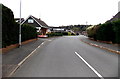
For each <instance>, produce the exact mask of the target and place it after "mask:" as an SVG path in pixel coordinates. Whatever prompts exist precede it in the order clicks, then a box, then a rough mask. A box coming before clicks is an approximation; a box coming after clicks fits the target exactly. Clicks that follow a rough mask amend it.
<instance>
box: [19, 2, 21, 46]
mask: <svg viewBox="0 0 120 79" xmlns="http://www.w3.org/2000/svg"><path fill="white" fill-rule="evenodd" d="M19 47H21V0H20V21H19Z"/></svg>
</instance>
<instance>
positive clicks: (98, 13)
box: [0, 0, 119, 26]
mask: <svg viewBox="0 0 120 79" xmlns="http://www.w3.org/2000/svg"><path fill="white" fill-rule="evenodd" d="M0 1H1V0H0ZM21 1H22V17H23V18H27V17H28V16H29V15H33V16H35V17H36V18H41V19H42V20H43V21H45V22H46V23H47V24H48V25H49V26H61V25H75V24H86V21H87V22H88V24H93V25H95V24H99V23H104V22H105V21H107V20H109V19H110V18H112V17H113V16H114V15H115V14H117V12H118V2H119V0H21ZM19 2H20V0H2V1H1V3H3V4H4V5H5V6H7V7H9V8H10V9H12V11H13V12H14V17H15V18H18V17H19V12H20V11H19V7H20V6H19Z"/></svg>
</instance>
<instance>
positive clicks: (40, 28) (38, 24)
mask: <svg viewBox="0 0 120 79" xmlns="http://www.w3.org/2000/svg"><path fill="white" fill-rule="evenodd" d="M22 24H28V25H31V26H33V27H35V28H36V29H37V32H39V33H40V34H41V35H46V32H47V30H48V28H49V27H48V25H47V24H46V23H45V22H44V21H42V20H41V19H40V18H39V19H38V18H36V17H34V16H32V15H30V16H29V17H28V18H27V19H26V20H24V21H23V22H22V23H21V25H22Z"/></svg>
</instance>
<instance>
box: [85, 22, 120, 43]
mask: <svg viewBox="0 0 120 79" xmlns="http://www.w3.org/2000/svg"><path fill="white" fill-rule="evenodd" d="M86 31H87V33H88V37H90V38H93V39H94V40H101V41H111V42H113V43H118V44H120V20H118V21H114V22H106V23H104V24H99V25H96V26H91V27H88V28H87V30H86Z"/></svg>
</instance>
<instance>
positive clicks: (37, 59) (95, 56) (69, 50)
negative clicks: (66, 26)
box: [12, 35, 118, 77]
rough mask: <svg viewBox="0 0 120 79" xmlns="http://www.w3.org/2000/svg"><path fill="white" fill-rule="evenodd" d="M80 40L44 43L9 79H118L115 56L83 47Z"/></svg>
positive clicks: (60, 40) (57, 39) (88, 46)
mask: <svg viewBox="0 0 120 79" xmlns="http://www.w3.org/2000/svg"><path fill="white" fill-rule="evenodd" d="M82 38H85V37H83V36H82V35H81V36H63V37H58V38H55V39H52V40H49V41H46V42H45V43H44V44H43V45H42V46H41V47H40V48H38V49H37V50H36V51H35V53H34V54H33V55H32V56H31V57H30V58H29V59H28V60H27V61H26V62H25V63H24V64H23V65H22V66H21V67H20V68H19V69H18V70H17V71H16V72H15V73H14V74H13V75H12V77H99V76H102V77H118V55H117V54H115V53H111V52H108V51H106V50H103V49H100V48H96V47H93V46H90V45H87V44H85V43H83V42H81V41H80V39H82Z"/></svg>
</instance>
